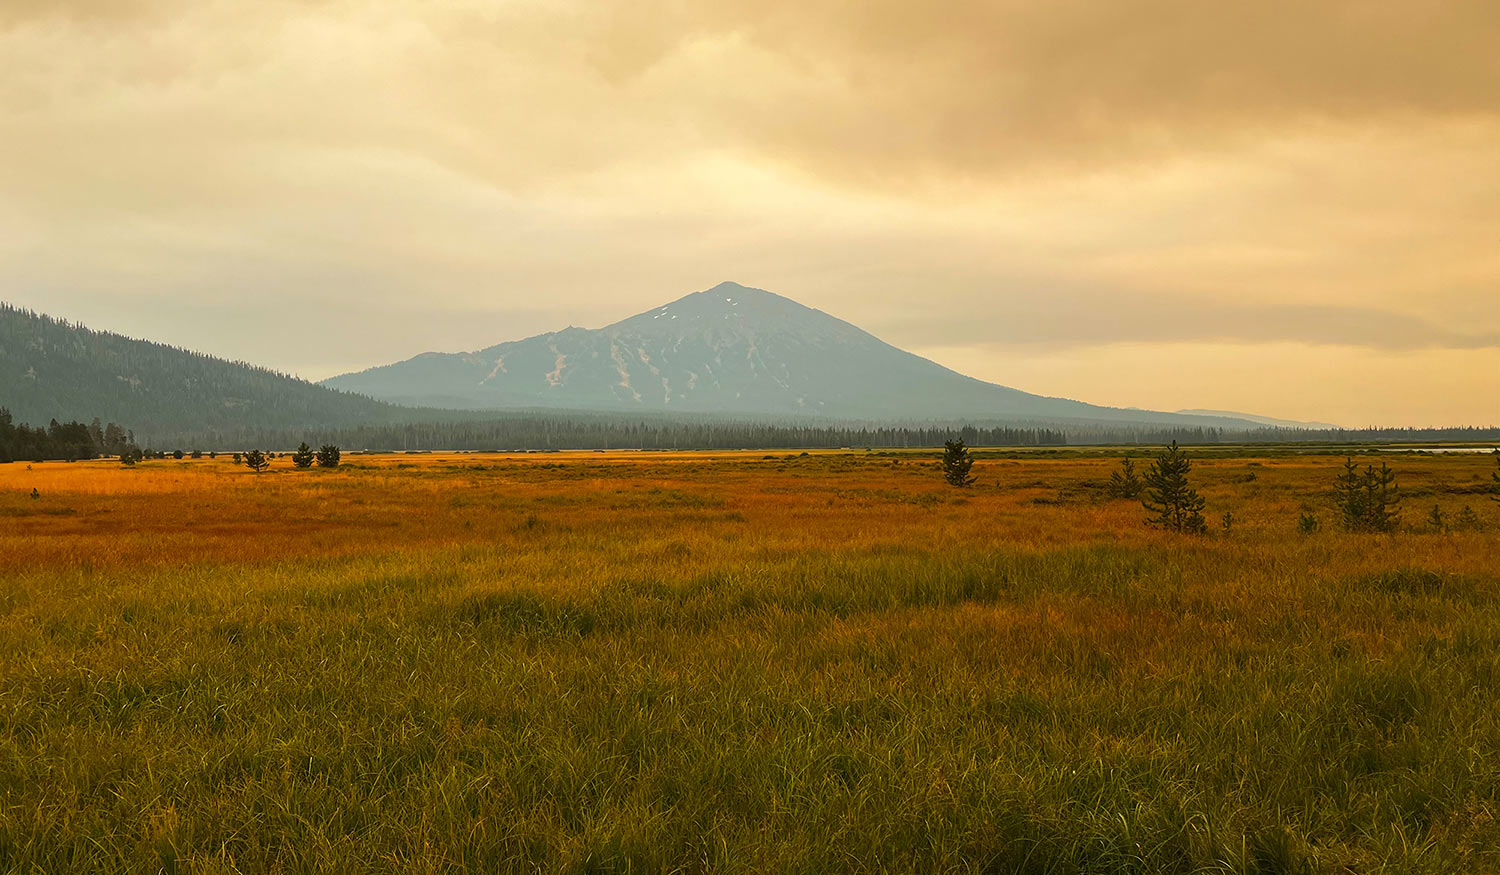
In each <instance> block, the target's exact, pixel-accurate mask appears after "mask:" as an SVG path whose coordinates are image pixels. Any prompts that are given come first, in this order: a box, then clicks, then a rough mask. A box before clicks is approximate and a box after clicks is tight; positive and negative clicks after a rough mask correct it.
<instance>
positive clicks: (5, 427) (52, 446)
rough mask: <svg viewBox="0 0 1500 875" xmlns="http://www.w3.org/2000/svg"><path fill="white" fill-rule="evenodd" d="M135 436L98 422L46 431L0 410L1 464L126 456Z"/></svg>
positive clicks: (63, 424) (65, 424)
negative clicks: (18, 421) (124, 454)
mask: <svg viewBox="0 0 1500 875" xmlns="http://www.w3.org/2000/svg"><path fill="white" fill-rule="evenodd" d="M134 446H135V435H133V434H132V433H131V432H130V431H128V430H126V429H125V428H123V427H122V426H119V425H116V424H115V423H113V422H111V423H107V424H106V423H102V422H100V421H99V420H98V419H97V418H96V419H95V420H94V421H93V422H91V423H88V424H84V423H82V422H58V421H57V420H55V419H54V420H52V421H51V422H50V423H48V424H47V426H46V427H43V426H36V427H32V426H29V425H26V424H25V423H21V424H16V422H15V417H13V416H12V415H11V412H10V410H9V409H8V408H5V407H0V463H6V462H47V461H65V462H76V461H79V460H82V459H97V458H99V457H100V456H114V455H120V454H122V453H127V452H129V451H130V450H131V448H133V447H134Z"/></svg>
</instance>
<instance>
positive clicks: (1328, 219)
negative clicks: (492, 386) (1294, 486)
mask: <svg viewBox="0 0 1500 875" xmlns="http://www.w3.org/2000/svg"><path fill="white" fill-rule="evenodd" d="M721 280H734V281H737V282H741V283H744V284H746V285H751V286H758V287H761V288H765V289H769V290H771V291H775V292H779V293H781V294H784V295H787V296H789V297H792V298H795V299H797V300H799V301H801V302H803V303H805V304H808V305H809V306H814V307H818V308H820V309H823V310H826V311H828V312H830V313H832V314H834V315H836V316H839V317H841V318H844V319H847V320H849V321H851V322H854V323H856V324H858V325H860V326H861V327H864V328H866V329H868V330H871V331H873V332H874V333H876V334H877V335H879V336H881V337H882V338H884V339H885V340H887V341H890V342H891V343H894V344H896V345H898V346H902V347H905V348H908V349H911V350H913V351H915V352H918V353H921V354H923V355H927V356H929V357H931V358H934V359H936V360H938V361H940V362H942V363H943V364H946V365H949V366H951V367H954V368H957V369H959V370H962V371H965V372H967V373H970V374H972V375H974V376H977V377H981V378H984V379H988V380H993V381H995V382H999V383H1003V384H1006V385H1011V386H1015V387H1017V388H1021V389H1025V390H1028V391H1033V392H1039V393H1042V394H1047V395H1062V396H1068V397H1073V398H1078V399H1081V400H1085V401H1091V402H1096V403H1102V404H1110V405H1118V406H1139V407H1151V408H1158V409H1177V408H1184V407H1194V408H1197V407H1206V408H1227V409H1237V410H1243V411H1247V412H1254V413H1262V414H1268V415H1275V416H1286V417H1296V418H1304V419H1319V420H1331V421H1334V422H1339V423H1343V424H1349V425H1360V424H1366V423H1375V422H1379V423H1388V424H1445V423H1483V424H1500V3H1497V2H1495V0H1475V2H1457V0H1452V2H1441V0H1347V2H1345V0H1250V2H1238V0H1214V2H1203V0H1087V2H1081V0H1025V2H1021V0H994V2H953V3H944V4H930V3H915V2H911V0H859V2H848V0H845V2H826V0H747V2H714V0H696V2H694V0H681V2H671V0H633V2H630V3H619V2H574V0H305V2H290V0H256V2H244V0H0V299H5V300H9V301H12V302H15V303H19V304H22V305H25V306H29V307H32V308H35V309H39V310H42V311H44V312H48V313H51V314H54V315H58V316H61V317H65V318H68V319H74V320H82V321H83V322H85V323H86V324H89V325H90V326H91V327H95V328H102V329H109V330H114V331H120V332H123V333H127V334H131V335H134V336H141V337H147V338H150V339H154V340H162V341H167V342H171V343H175V344H178V345H182V346H187V347H191V348H194V349H197V350H201V351H204V352H208V353H212V354H216V355H221V356H226V357H230V358H238V359H245V360H249V361H253V362H256V363H259V364H266V365H270V366H273V367H278V368H281V369H283V370H288V371H292V372H295V373H297V374H299V375H301V376H304V377H307V378H310V379H320V378H323V377H327V376H331V375H333V374H336V373H340V372H343V371H347V370H352V369H358V368H363V367H367V366H370V365H375V364H384V363H387V362H390V361H393V360H397V359H402V358H406V357H409V356H411V355H414V354H416V353H419V352H422V351H426V350H447V351H456V350H467V349H476V348H479V347H483V346H488V345H490V344H494V343H497V342H500V341H503V340H510V339H515V338H519V337H523V336H527V335H530V334H535V333H539V332H542V331H548V330H554V329H557V328H561V327H563V326H565V325H567V324H570V323H572V324H578V325H584V326H589V327H597V326H600V325H604V324H607V323H609V322H612V321H615V320H617V319H620V318H622V317H625V316H628V315H631V314H633V313H635V312H638V311H641V310H644V309H647V308H649V307H652V306H655V305H659V304H662V303H665V302H667V301H669V300H671V299H675V298H677V297H680V296H682V295H684V294H687V293H689V292H692V291H697V290H700V289H704V288H708V287H710V286H712V285H714V284H716V283H718V282H720V281H721Z"/></svg>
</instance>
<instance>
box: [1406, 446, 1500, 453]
mask: <svg viewBox="0 0 1500 875" xmlns="http://www.w3.org/2000/svg"><path fill="white" fill-rule="evenodd" d="M1380 451H1381V452H1383V453H1493V452H1495V448H1494V447H1381V448H1380Z"/></svg>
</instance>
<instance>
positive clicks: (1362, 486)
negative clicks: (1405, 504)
mask: <svg viewBox="0 0 1500 875" xmlns="http://www.w3.org/2000/svg"><path fill="white" fill-rule="evenodd" d="M1334 504H1335V505H1337V507H1338V509H1339V513H1341V514H1342V515H1343V517H1344V528H1346V529H1348V530H1349V531H1351V532H1393V531H1395V530H1396V528H1397V527H1398V526H1400V525H1401V493H1400V487H1398V486H1397V485H1396V472H1395V471H1392V470H1391V468H1390V466H1389V465H1387V464H1385V463H1384V462H1381V463H1380V469H1379V470H1378V471H1377V470H1376V469H1375V466H1374V465H1366V466H1365V470H1364V471H1360V470H1359V466H1358V465H1356V464H1355V463H1354V460H1353V459H1352V458H1351V459H1345V460H1344V471H1343V473H1341V474H1339V476H1338V478H1337V479H1336V480H1335V481H1334Z"/></svg>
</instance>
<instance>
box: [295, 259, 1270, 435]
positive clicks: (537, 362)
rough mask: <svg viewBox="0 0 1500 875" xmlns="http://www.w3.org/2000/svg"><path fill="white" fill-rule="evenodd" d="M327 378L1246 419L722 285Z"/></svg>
mask: <svg viewBox="0 0 1500 875" xmlns="http://www.w3.org/2000/svg"><path fill="white" fill-rule="evenodd" d="M321 385H324V386H328V387H331V388H338V389H342V390H344V391H348V392H356V393H360V394H363V395H368V396H370V397H373V398H378V399H381V400H385V401H389V402H391V403H395V404H421V405H429V406H432V405H437V404H441V405H442V406H462V407H464V408H466V409H471V410H475V409H510V408H515V407H538V408H544V409H572V410H615V411H619V410H660V411H670V410H677V411H682V412H695V413H724V414H743V415H769V416H782V415H804V416H814V417H826V418H831V419H882V420H893V419H900V420H919V419H926V420H933V419H944V418H947V419H959V418H969V419H975V420H991V421H1014V420H1022V419H1024V420H1030V421H1053V420H1057V421H1062V422H1077V423H1099V424H1113V423H1154V424H1170V425H1186V426H1203V427H1217V428H1246V427H1247V426H1250V425H1253V423H1252V422H1251V421H1250V420H1245V419H1239V418H1235V417H1222V416H1200V415H1192V414H1181V413H1169V412H1161V411H1141V410H1127V409H1121V408H1113V407H1104V406H1101V405H1094V404H1087V403H1085V402H1080V401H1073V400H1070V399H1065V398H1053V397H1048V396H1043V395H1036V394H1032V393H1028V392H1023V391H1021V390H1019V389H1013V388H1011V387H1008V386H1001V385H998V384H994V383H987V382H985V381H982V380H978V379H976V378H974V377H970V376H967V375H964V374H961V373H959V372H957V371H954V370H952V369H950V368H947V367H944V366H943V365H940V364H938V363H936V362H933V361H931V360H929V359H926V358H923V357H921V356H918V355H915V354H914V353H911V352H908V351H906V350H902V349H899V348H898V347H895V346H892V345H891V344H888V343H886V342H885V341H883V340H880V339H879V338H877V337H875V336H874V335H873V334H870V333H869V332H867V331H864V330H863V329H860V328H858V327H857V326H855V325H853V324H852V323H850V322H846V321H844V320H842V319H839V318H837V317H835V316H832V315H830V314H828V313H825V312H823V311H821V310H817V309H815V308H812V307H808V306H806V305H804V304H801V303H799V302H797V301H794V300H792V299H790V298H786V297H783V296H781V295H777V294H775V293H773V292H769V291H766V290H764V289H756V288H751V287H748V286H743V285H740V284H738V283H732V282H725V283H720V284H718V285H716V286H714V287H713V288H710V289H706V290H703V291H700V292H694V293H692V294H689V295H686V296H684V297H681V298H678V299H677V300H675V301H672V302H671V303H668V304H665V305H662V306H659V307H654V308H651V309H649V310H645V311H642V312H640V313H637V314H635V315H633V316H629V317H626V318H625V319H621V320H619V321H617V322H614V323H611V324H609V325H606V326H604V327H602V328H597V329H588V328H579V327H576V326H570V327H568V328H566V329H563V330H561V331H556V332H548V333H544V334H538V335H533V336H531V337H526V338H522V339H519V340H512V341H505V342H501V343H497V344H494V345H491V346H488V347H485V348H483V349H479V350H474V351H472V352H459V353H442V352H427V353H423V354H421V355H418V356H414V357H413V358H410V359H407V360H405V361H401V362H394V363H391V364H388V365H382V366H379V367H375V368H369V369H366V370H363V371H357V372H352V373H348V374H341V375H339V376H336V377H331V378H329V379H327V380H324V381H322V383H321Z"/></svg>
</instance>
